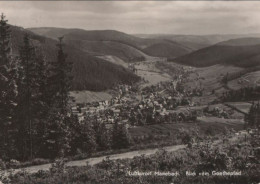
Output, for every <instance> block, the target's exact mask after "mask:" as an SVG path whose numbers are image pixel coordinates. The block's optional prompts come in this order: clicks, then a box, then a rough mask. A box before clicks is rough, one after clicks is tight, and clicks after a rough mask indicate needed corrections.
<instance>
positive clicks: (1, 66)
mask: <svg viewBox="0 0 260 184" xmlns="http://www.w3.org/2000/svg"><path fill="white" fill-rule="evenodd" d="M7 22H8V21H7V20H6V19H5V16H4V15H3V14H2V15H1V20H0V126H1V129H0V157H2V158H4V159H5V158H6V159H7V158H10V157H13V156H14V155H13V154H14V147H15V146H14V144H15V141H14V137H13V132H15V125H14V118H13V117H14V109H15V106H16V94H17V91H16V84H15V73H16V72H15V60H14V59H13V58H12V57H11V48H10V27H9V26H8V24H7Z"/></svg>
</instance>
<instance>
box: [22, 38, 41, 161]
mask: <svg viewBox="0 0 260 184" xmlns="http://www.w3.org/2000/svg"><path fill="white" fill-rule="evenodd" d="M19 59H20V64H19V69H18V82H17V85H18V108H17V121H18V122H19V131H20V132H19V136H18V137H19V140H20V141H22V142H20V143H19V146H21V147H20V150H21V152H22V158H23V159H27V158H31V159H32V158H33V155H34V151H33V144H34V142H33V141H34V138H35V134H36V132H37V129H36V124H35V122H36V121H37V118H38V117H37V116H36V112H35V110H36V107H37V104H38V99H37V95H38V90H37V89H38V81H37V75H38V74H37V71H36V65H37V62H38V61H37V57H36V52H35V48H34V46H33V45H32V44H31V43H30V38H29V35H28V34H25V36H24V42H23V45H22V46H21V48H20V57H19ZM21 137H22V138H21Z"/></svg>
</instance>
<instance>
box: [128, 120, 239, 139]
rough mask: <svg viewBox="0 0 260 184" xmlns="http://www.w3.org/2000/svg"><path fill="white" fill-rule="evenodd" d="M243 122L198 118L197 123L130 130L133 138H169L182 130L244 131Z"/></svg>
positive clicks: (151, 126)
mask: <svg viewBox="0 0 260 184" xmlns="http://www.w3.org/2000/svg"><path fill="white" fill-rule="evenodd" d="M243 123H244V122H243V121H242V120H237V119H222V118H216V117H204V118H198V121H197V122H196V123H174V124H170V123H169V124H156V125H146V126H138V127H133V128H130V129H129V132H130V134H131V136H133V137H149V136H154V137H156V136H158V137H159V136H167V135H169V134H172V135H174V134H177V133H178V132H179V131H180V130H181V129H185V130H192V129H193V130H195V129H198V130H199V132H200V133H202V134H205V132H206V131H207V130H208V129H211V128H212V129H214V131H215V133H222V132H223V131H224V129H225V127H226V128H227V129H232V128H233V129H234V130H242V129H243Z"/></svg>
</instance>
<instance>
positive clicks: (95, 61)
mask: <svg viewBox="0 0 260 184" xmlns="http://www.w3.org/2000/svg"><path fill="white" fill-rule="evenodd" d="M25 33H28V34H29V36H30V38H31V39H32V42H33V43H34V45H35V46H37V47H40V48H41V49H42V50H43V53H44V55H45V56H46V58H47V60H48V61H50V62H53V61H55V60H56V50H57V49H56V44H57V41H56V40H53V39H50V38H45V37H43V36H39V35H36V34H34V33H32V32H31V31H28V30H25V29H23V28H20V27H15V26H11V34H12V39H11V42H12V47H13V52H14V54H18V50H19V46H20V45H22V42H23V36H24V34H25ZM64 50H65V52H66V53H67V55H68V58H67V59H68V60H69V61H71V62H73V70H72V73H73V76H74V79H73V89H74V90H94V91H99V90H104V89H108V88H111V87H113V86H114V85H115V84H118V83H126V84H131V83H133V82H137V81H138V80H139V77H137V76H136V75H134V74H133V73H131V72H130V71H128V70H127V69H125V68H124V67H122V66H119V65H116V64H113V63H110V62H107V61H105V60H103V59H101V58H97V57H93V56H91V55H89V54H88V53H86V52H83V51H81V50H79V49H77V48H75V47H73V46H70V45H68V44H66V45H65V47H64Z"/></svg>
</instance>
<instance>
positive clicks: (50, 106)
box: [0, 14, 129, 161]
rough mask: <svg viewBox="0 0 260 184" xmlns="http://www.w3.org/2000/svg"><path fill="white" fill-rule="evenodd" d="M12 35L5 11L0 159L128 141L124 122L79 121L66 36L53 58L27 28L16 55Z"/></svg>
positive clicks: (0, 39) (0, 51)
mask: <svg viewBox="0 0 260 184" xmlns="http://www.w3.org/2000/svg"><path fill="white" fill-rule="evenodd" d="M10 38H11V31H10V26H9V25H8V21H7V20H6V19H5V16H4V15H3V14H2V15H1V20H0V90H1V91H0V159H3V160H6V161H8V160H10V159H17V160H21V161H25V160H31V159H34V158H39V157H40V158H56V157H63V156H66V155H71V154H75V153H77V152H78V151H79V150H80V151H83V152H85V153H92V152H93V151H96V150H102V149H103V150H105V149H109V148H110V147H111V146H112V147H113V148H121V147H122V145H128V143H129V139H128V138H129V137H128V136H127V135H128V134H127V131H126V129H125V128H124V126H123V125H119V124H118V123H116V124H115V125H114V128H113V129H112V131H109V130H108V129H107V128H106V126H105V124H102V123H95V122H88V121H84V122H82V123H79V121H78V119H77V117H75V116H74V115H73V114H72V113H71V108H70V104H69V101H70V96H69V91H70V89H71V86H72V79H73V77H72V75H71V70H72V66H73V65H72V63H71V62H69V61H68V60H67V55H66V53H65V52H64V49H63V48H64V44H63V41H62V40H63V38H62V37H60V38H59V41H58V43H57V45H56V60H55V61H53V62H49V61H47V59H46V57H45V56H44V53H43V51H42V50H41V48H40V47H36V46H35V45H34V44H33V42H32V40H31V39H30V36H29V35H28V34H25V35H24V39H23V43H22V45H20V46H19V54H18V56H14V55H13V54H12V48H11V43H10ZM123 135H125V136H123ZM110 140H111V141H110ZM125 143H126V144H125ZM120 145H121V146H120ZM97 148H98V149H97Z"/></svg>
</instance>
